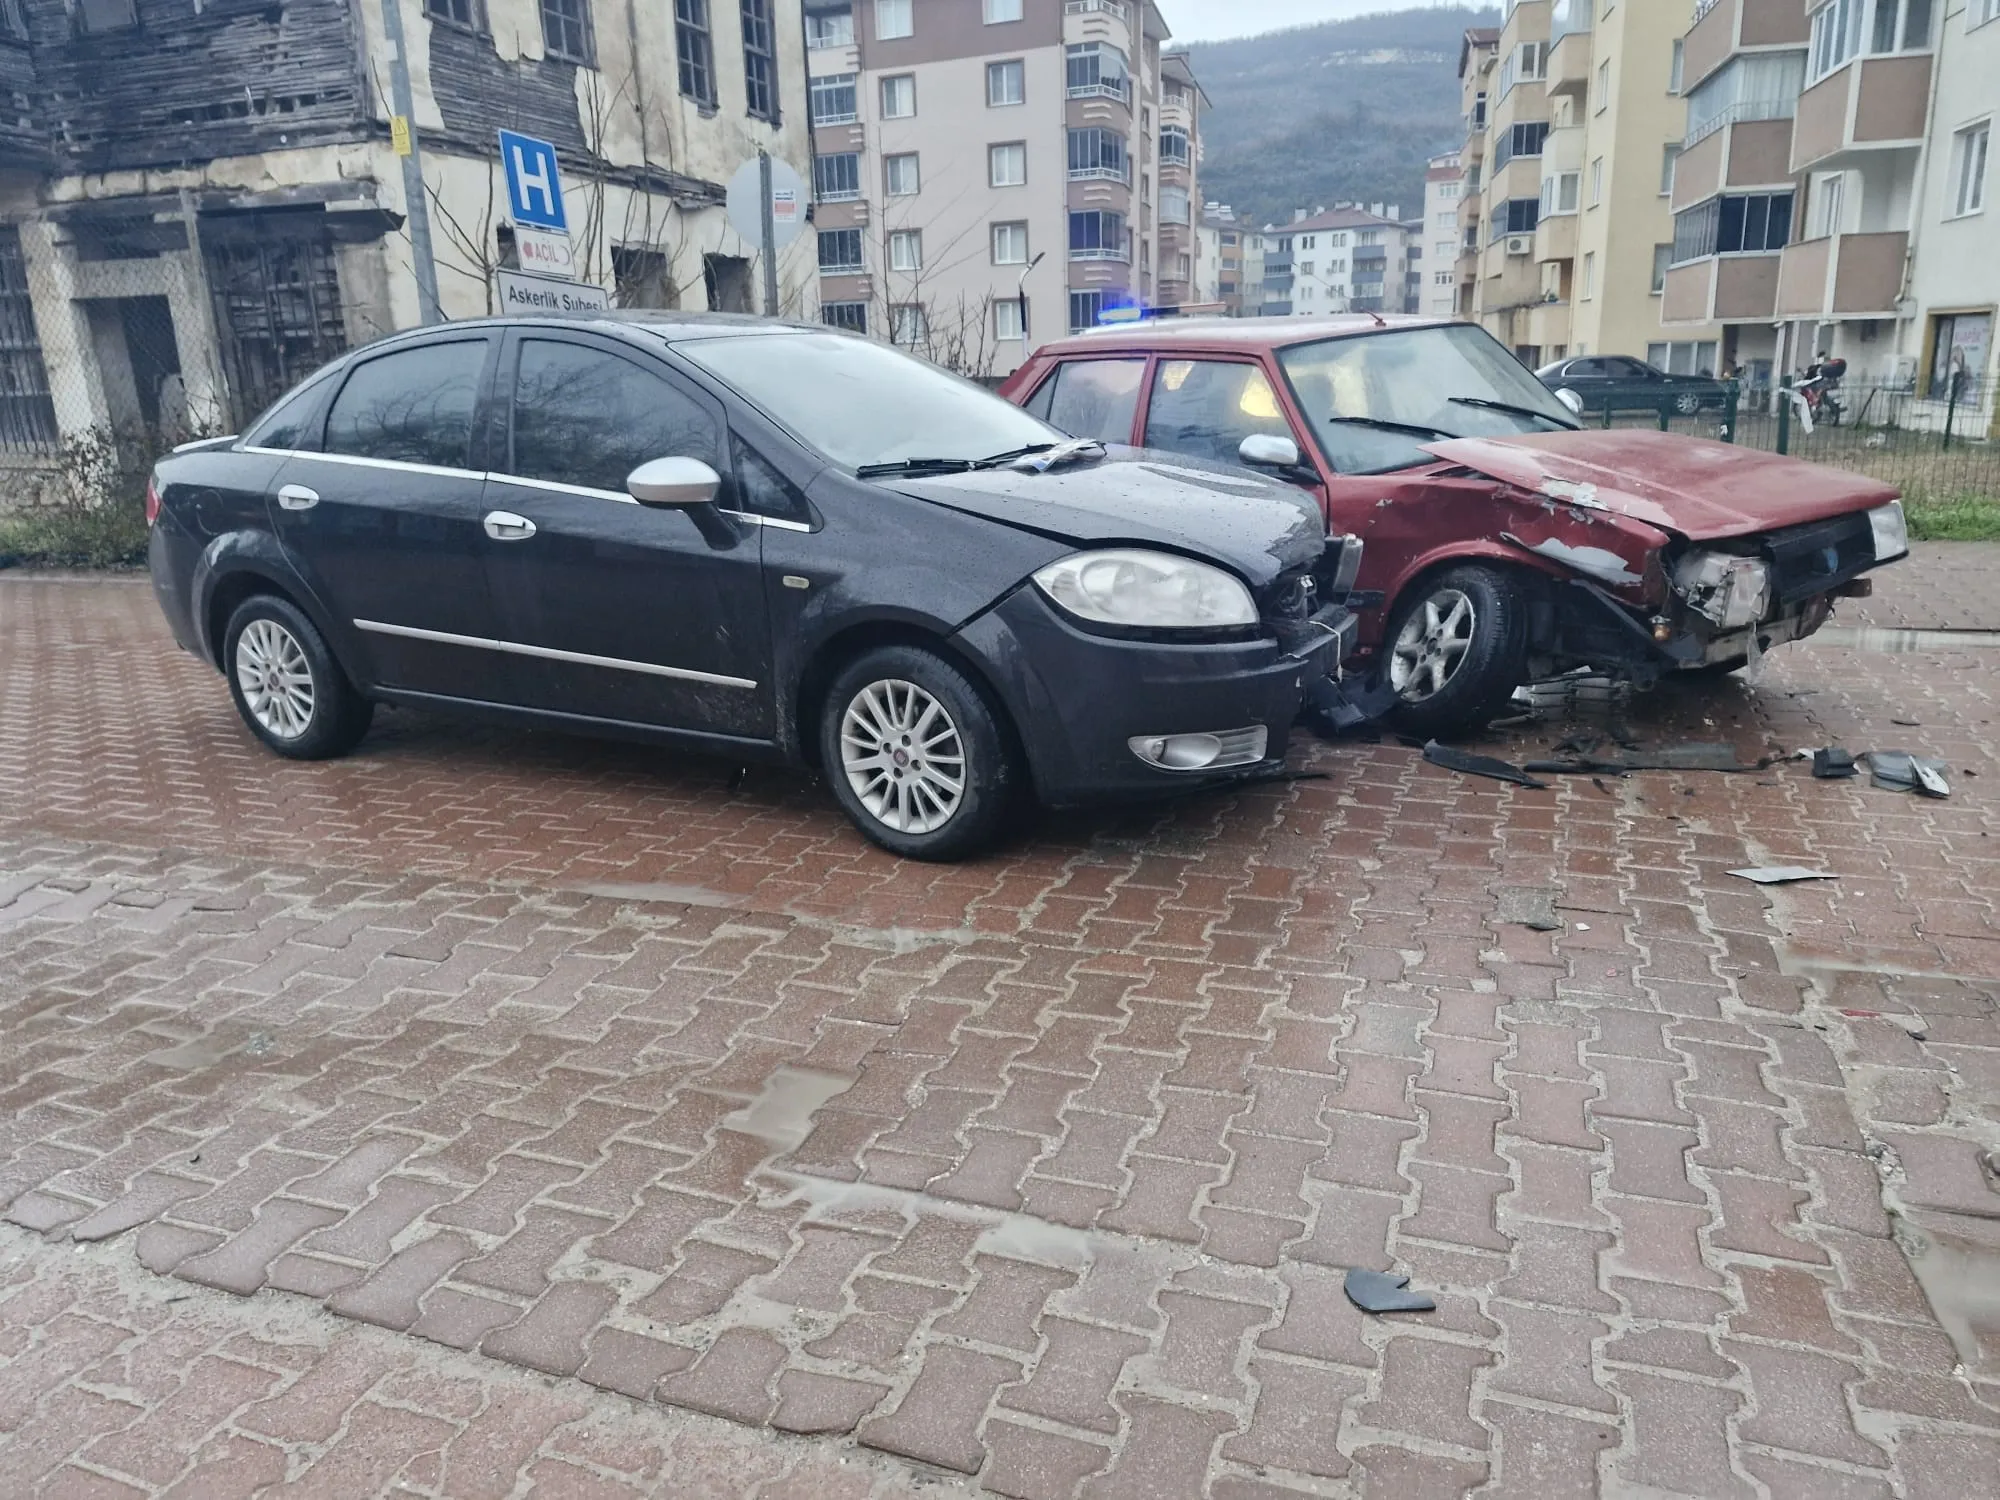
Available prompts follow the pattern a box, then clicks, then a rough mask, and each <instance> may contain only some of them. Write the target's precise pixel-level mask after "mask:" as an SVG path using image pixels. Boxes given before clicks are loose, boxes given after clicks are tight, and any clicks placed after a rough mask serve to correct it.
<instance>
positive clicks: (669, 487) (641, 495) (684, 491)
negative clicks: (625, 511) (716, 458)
mask: <svg viewBox="0 0 2000 1500" xmlns="http://www.w3.org/2000/svg"><path fill="white" fill-rule="evenodd" d="M721 489H722V476H721V475H720V474H718V473H716V472H715V470H713V469H711V468H710V467H709V466H708V465H707V464H705V463H703V462H702V461H701V460H700V459H698V458H655V459H651V460H649V461H648V462H646V463H643V464H640V465H639V467H638V468H636V469H634V470H633V471H632V472H631V473H630V474H628V475H626V476H625V492H626V493H627V494H628V495H630V496H631V497H632V498H633V499H634V500H637V501H638V502H639V503H640V504H641V505H657V506H661V507H664V508H671V509H675V510H685V509H687V508H688V507H690V506H695V505H709V504H712V503H713V502H714V500H715V497H716V495H717V494H718V493H719V492H720V491H721Z"/></svg>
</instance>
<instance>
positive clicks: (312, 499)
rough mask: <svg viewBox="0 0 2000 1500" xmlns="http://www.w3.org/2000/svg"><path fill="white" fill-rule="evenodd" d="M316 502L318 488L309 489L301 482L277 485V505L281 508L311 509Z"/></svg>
mask: <svg viewBox="0 0 2000 1500" xmlns="http://www.w3.org/2000/svg"><path fill="white" fill-rule="evenodd" d="M317 504H319V491H318V490H309V489H307V488H306V487H305V486H304V485H302V484H281V485H279V486H278V506H279V508H280V509H282V510H311V509H312V508H313V507H314V506H315V505H317Z"/></svg>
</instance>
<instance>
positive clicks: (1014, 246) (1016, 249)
mask: <svg viewBox="0 0 2000 1500" xmlns="http://www.w3.org/2000/svg"><path fill="white" fill-rule="evenodd" d="M1027 263H1028V226H1027V224H1026V223H1025V222H1016V223H1009V224H995V225H994V226H993V264H994V265H996V266H1025V265H1026V264H1027Z"/></svg>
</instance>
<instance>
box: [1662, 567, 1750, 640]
mask: <svg viewBox="0 0 2000 1500" xmlns="http://www.w3.org/2000/svg"><path fill="white" fill-rule="evenodd" d="M1674 587H1675V588H1676V589H1678V590H1679V591H1680V594H1681V597H1682V598H1684V599H1686V600H1687V602H1688V604H1689V606H1690V607H1691V608H1693V609H1695V610H1697V611H1698V612H1700V613H1701V614H1703V615H1705V616H1707V617H1708V621H1709V623H1710V624H1712V625H1714V626H1715V627H1716V628H1717V629H1718V630H1741V629H1742V628H1743V627H1744V626H1746V625H1755V624H1756V623H1757V622H1758V621H1759V620H1761V619H1763V618H1764V612H1765V610H1767V609H1768V608H1769V607H1770V603H1771V570H1770V568H1769V567H1767V566H1766V565H1765V564H1764V563H1762V562H1760V561H1759V560H1758V559H1756V558H1754V557H1736V556H1733V555H1731V554H1729V553H1725V552H1691V553H1689V554H1688V555H1687V556H1686V557H1684V558H1682V559H1681V561H1680V566H1678V567H1677V568H1675V569H1674Z"/></svg>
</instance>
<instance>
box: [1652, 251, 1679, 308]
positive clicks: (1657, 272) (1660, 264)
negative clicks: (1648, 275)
mask: <svg viewBox="0 0 2000 1500" xmlns="http://www.w3.org/2000/svg"><path fill="white" fill-rule="evenodd" d="M1673 263H1674V247H1673V246H1672V245H1655V246H1653V295H1654V296H1656V297H1657V296H1659V295H1660V293H1662V292H1664V291H1665V290H1666V289H1667V267H1669V266H1671V265H1672V264H1673Z"/></svg>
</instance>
